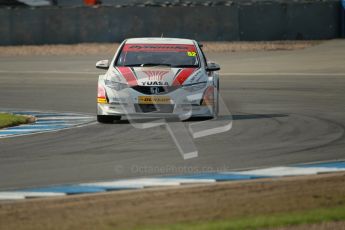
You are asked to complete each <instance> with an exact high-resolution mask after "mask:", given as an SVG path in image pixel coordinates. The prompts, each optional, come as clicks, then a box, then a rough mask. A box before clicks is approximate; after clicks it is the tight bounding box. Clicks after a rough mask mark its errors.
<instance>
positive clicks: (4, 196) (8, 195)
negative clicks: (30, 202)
mask: <svg viewBox="0 0 345 230" xmlns="http://www.w3.org/2000/svg"><path fill="white" fill-rule="evenodd" d="M55 196H66V193H58V192H17V191H16V192H0V200H21V199H25V198H34V197H35V198H38V197H55Z"/></svg>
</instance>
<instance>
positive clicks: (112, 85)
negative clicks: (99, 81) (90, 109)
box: [104, 80, 128, 91]
mask: <svg viewBox="0 0 345 230" xmlns="http://www.w3.org/2000/svg"><path fill="white" fill-rule="evenodd" d="M104 84H105V85H106V86H107V87H109V88H111V89H114V90H116V91H120V90H123V89H126V88H128V85H127V84H124V83H120V82H116V81H110V80H105V81H104Z"/></svg>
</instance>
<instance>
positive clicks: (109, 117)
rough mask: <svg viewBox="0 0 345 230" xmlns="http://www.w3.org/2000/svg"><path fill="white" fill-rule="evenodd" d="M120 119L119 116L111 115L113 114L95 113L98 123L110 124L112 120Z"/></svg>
mask: <svg viewBox="0 0 345 230" xmlns="http://www.w3.org/2000/svg"><path fill="white" fill-rule="evenodd" d="M120 119H121V116H113V115H97V121H98V122H99V123H104V124H111V123H113V122H114V121H118V120H120Z"/></svg>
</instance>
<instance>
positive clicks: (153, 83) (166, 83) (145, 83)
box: [141, 81, 169, 86]
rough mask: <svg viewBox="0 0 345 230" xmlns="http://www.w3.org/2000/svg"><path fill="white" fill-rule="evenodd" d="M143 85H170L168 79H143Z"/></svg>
mask: <svg viewBox="0 0 345 230" xmlns="http://www.w3.org/2000/svg"><path fill="white" fill-rule="evenodd" d="M141 84H142V85H143V86H164V85H165V86H167V85H169V83H168V82H166V81H143V82H141Z"/></svg>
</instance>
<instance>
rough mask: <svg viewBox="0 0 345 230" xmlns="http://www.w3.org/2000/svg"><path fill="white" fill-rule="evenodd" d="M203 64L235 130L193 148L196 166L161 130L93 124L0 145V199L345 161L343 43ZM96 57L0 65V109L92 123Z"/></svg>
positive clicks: (6, 60)
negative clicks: (215, 72) (35, 190)
mask: <svg viewBox="0 0 345 230" xmlns="http://www.w3.org/2000/svg"><path fill="white" fill-rule="evenodd" d="M208 56H209V58H210V59H212V60H215V61H217V62H218V63H219V64H221V66H222V71H221V73H222V75H221V96H222V98H223V100H224V101H225V104H226V106H227V107H228V109H229V110H230V112H231V113H232V115H233V127H232V129H231V130H230V131H228V132H226V133H221V134H216V135H211V136H207V137H202V138H198V139H195V145H196V147H197V148H198V150H199V157H197V158H193V159H189V160H183V158H182V157H181V155H180V153H179V151H178V149H177V147H176V146H175V144H174V142H173V140H172V138H171V136H170V135H169V133H168V132H167V130H166V128H165V127H163V126H161V127H155V128H149V129H137V128H134V127H133V126H132V125H131V124H129V123H128V122H126V121H121V122H120V123H118V124H110V125H107V124H98V123H96V122H94V123H92V124H90V125H88V126H85V127H81V128H74V129H70V130H62V131H59V132H53V133H43V134H35V135H30V136H22V137H13V138H4V139H0V190H5V189H6V190H8V189H11V188H24V187H33V186H42V185H53V184H67V183H75V182H92V181H98V180H106V179H115V178H131V177H144V176H151V175H166V174H183V173H195V172H198V171H218V170H221V171H225V170H238V169H244V168H256V167H266V166H280V165H288V164H294V163H306V162H314V161H325V160H336V159H344V158H345V139H344V127H345V103H344V101H345V100H344V99H345V63H344V60H345V41H342V40H334V41H328V42H325V43H323V44H321V45H319V46H316V47H312V48H308V49H306V50H296V51H274V52H272V51H271V52H239V53H210V54H208ZM104 58H110V57H102V56H81V57H71V56H64V57H61V56H44V57H39V56H36V57H0V106H1V108H14V109H17V110H18V109H23V110H24V109H26V110H40V111H57V112H77V113H85V114H92V115H95V112H96V84H97V73H98V72H101V71H99V70H96V69H95V68H94V65H95V62H96V61H97V60H99V59H104ZM190 122H196V121H188V122H184V124H185V125H188V124H189V123H190Z"/></svg>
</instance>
